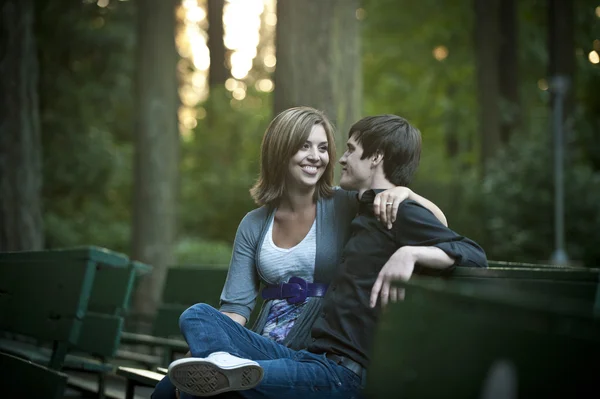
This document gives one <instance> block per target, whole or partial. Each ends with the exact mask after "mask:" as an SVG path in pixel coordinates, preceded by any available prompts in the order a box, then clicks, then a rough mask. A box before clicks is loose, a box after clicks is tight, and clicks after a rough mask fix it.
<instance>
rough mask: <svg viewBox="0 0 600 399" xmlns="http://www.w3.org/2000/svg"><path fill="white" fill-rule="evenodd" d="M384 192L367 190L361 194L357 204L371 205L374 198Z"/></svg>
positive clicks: (381, 190)
mask: <svg viewBox="0 0 600 399" xmlns="http://www.w3.org/2000/svg"><path fill="white" fill-rule="evenodd" d="M383 191H385V190H384V189H379V188H374V189H370V190H367V191H365V192H364V193H363V195H362V196H361V197H360V198H359V200H358V201H359V202H360V203H361V204H372V203H373V201H374V200H375V196H376V195H377V194H379V193H381V192H383Z"/></svg>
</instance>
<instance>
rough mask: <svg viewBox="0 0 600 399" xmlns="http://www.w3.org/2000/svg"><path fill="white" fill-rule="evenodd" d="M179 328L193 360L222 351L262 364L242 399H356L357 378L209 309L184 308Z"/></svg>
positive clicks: (338, 367) (345, 370) (357, 389)
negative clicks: (257, 379)
mask: <svg viewBox="0 0 600 399" xmlns="http://www.w3.org/2000/svg"><path fill="white" fill-rule="evenodd" d="M179 328H180V329H181V332H182V333H183V336H184V337H185V340H186V341H187V343H188V345H189V347H190V352H191V353H192V356H193V357H207V356H208V355H210V354H211V353H213V352H218V351H224V352H229V353H230V354H232V355H235V356H238V357H241V358H245V359H252V360H254V361H256V362H257V363H258V364H260V365H261V367H262V368H263V369H264V377H263V379H262V381H261V382H260V384H258V385H257V386H256V387H255V388H253V389H249V390H244V391H239V392H238V393H239V394H240V395H241V396H242V397H244V398H284V397H285V398H286V399H292V398H302V399H310V398H344V399H351V398H360V397H361V396H360V389H361V378H360V377H359V376H358V375H356V374H355V373H353V372H352V371H350V370H348V369H347V368H345V367H343V366H340V365H338V364H336V363H335V362H333V361H331V360H329V359H327V358H326V357H325V354H320V355H317V354H314V353H311V352H308V351H305V350H301V351H295V350H293V349H290V348H288V347H286V346H284V345H281V344H279V343H277V342H274V341H272V340H270V339H268V338H265V337H263V336H261V335H259V334H256V333H255V332H253V331H250V330H248V329H246V328H244V327H242V326H241V325H240V324H238V323H236V322H235V321H233V320H231V319H230V318H229V317H228V316H226V315H224V314H222V313H221V312H219V311H218V310H216V309H214V308H213V307H211V306H209V305H206V304H203V303H200V304H196V305H194V306H192V307H190V308H188V309H187V310H186V311H185V312H183V313H182V315H181V317H180V318H179ZM186 397H187V398H189V396H187V395H185V394H182V395H181V398H182V399H183V398H186Z"/></svg>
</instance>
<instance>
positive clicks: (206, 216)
mask: <svg viewBox="0 0 600 399" xmlns="http://www.w3.org/2000/svg"><path fill="white" fill-rule="evenodd" d="M269 100H270V97H268V96H267V95H265V94H259V93H256V92H253V91H252V90H248V95H247V96H246V98H245V99H244V100H243V101H235V100H233V105H234V106H233V107H232V105H231V104H232V100H231V96H230V94H229V93H228V92H225V91H224V89H223V90H218V89H214V90H213V92H212V93H211V96H210V99H209V100H208V102H207V103H206V104H204V107H205V108H206V113H207V117H206V118H205V119H201V120H199V121H198V126H197V127H196V129H194V131H193V134H192V135H191V136H190V137H189V138H188V139H186V140H185V142H184V144H183V153H182V166H181V181H182V185H181V186H182V195H181V207H180V220H181V223H180V231H181V233H182V234H183V235H195V236H198V235H199V236H201V237H204V238H206V239H214V240H221V241H229V242H232V241H233V238H234V236H235V232H236V229H237V226H238V224H239V222H240V221H241V219H242V218H243V217H244V215H245V214H246V213H247V212H248V211H249V210H251V209H253V208H255V205H254V203H253V201H252V199H251V198H250V194H249V192H248V190H249V189H250V187H252V185H253V184H254V182H255V181H256V178H257V176H258V171H259V165H258V160H259V154H260V143H261V140H262V135H263V133H264V131H265V129H266V127H267V125H268V123H269V121H270V117H271V113H270V103H269Z"/></svg>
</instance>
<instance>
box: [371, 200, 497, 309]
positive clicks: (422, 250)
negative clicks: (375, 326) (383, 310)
mask: <svg viewBox="0 0 600 399" xmlns="http://www.w3.org/2000/svg"><path fill="white" fill-rule="evenodd" d="M394 231H395V233H396V243H397V245H398V248H399V249H398V251H396V253H394V254H393V255H392V256H391V257H390V259H389V260H388V261H387V262H386V264H385V265H384V266H383V268H382V269H381V271H380V272H379V275H378V277H377V280H376V282H375V284H374V285H373V289H372V290H371V306H375V303H376V302H377V297H378V296H380V297H381V301H382V305H385V304H387V302H388V301H389V299H390V298H391V299H392V301H394V300H396V299H398V298H399V297H400V299H401V298H402V296H403V292H402V291H401V292H397V291H396V290H394V289H393V288H390V286H391V282H392V281H395V280H402V281H407V280H409V279H410V277H411V276H412V274H413V272H414V268H415V265H416V264H419V265H420V266H424V267H429V268H435V269H448V268H452V267H454V266H471V267H487V259H486V256H485V251H484V250H483V249H482V248H481V247H480V246H479V245H478V244H477V243H475V242H474V241H472V240H470V239H468V238H466V237H463V236H461V235H458V234H457V233H455V232H454V231H452V230H450V229H449V228H447V227H446V226H444V225H442V224H441V223H440V222H439V220H437V219H436V218H435V217H434V216H433V214H432V213H431V212H430V211H428V210H426V209H425V208H423V207H422V206H420V205H419V204H417V203H415V202H413V201H405V202H404V203H403V204H402V206H401V207H400V208H399V209H398V215H397V220H396V223H395V224H394Z"/></svg>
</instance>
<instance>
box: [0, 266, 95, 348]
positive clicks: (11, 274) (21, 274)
mask: <svg viewBox="0 0 600 399" xmlns="http://www.w3.org/2000/svg"><path fill="white" fill-rule="evenodd" d="M95 273H96V267H95V265H94V264H93V263H92V262H89V261H88V262H83V263H81V264H78V265H75V264H70V263H61V264H54V265H53V266H52V267H51V268H49V267H46V264H45V263H43V262H41V263H40V262H32V263H13V262H7V261H5V262H2V263H1V264H0V330H6V331H12V332H17V333H22V334H24V335H30V336H32V337H34V338H40V339H49V340H64V341H66V342H71V343H73V342H76V340H77V338H78V336H79V332H80V326H81V323H80V320H81V319H82V318H83V315H84V314H85V312H86V309H87V305H88V300H89V298H90V294H91V290H92V283H93V279H94V276H95Z"/></svg>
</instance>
